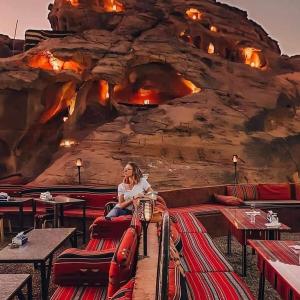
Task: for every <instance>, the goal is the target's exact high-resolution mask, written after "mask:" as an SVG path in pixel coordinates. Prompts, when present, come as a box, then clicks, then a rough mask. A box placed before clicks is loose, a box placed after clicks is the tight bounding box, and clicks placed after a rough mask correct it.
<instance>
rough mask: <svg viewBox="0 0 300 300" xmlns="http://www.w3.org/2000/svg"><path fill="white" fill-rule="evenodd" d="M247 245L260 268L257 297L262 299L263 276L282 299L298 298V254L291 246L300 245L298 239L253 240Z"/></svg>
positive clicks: (295, 299)
mask: <svg viewBox="0 0 300 300" xmlns="http://www.w3.org/2000/svg"><path fill="white" fill-rule="evenodd" d="M248 242H249V245H250V246H251V247H252V248H253V249H254V250H255V251H256V253H257V265H258V269H259V270H260V279H259V293H258V296H259V299H264V286H265V278H266V279H267V280H268V281H269V282H270V283H271V285H272V286H273V287H274V289H276V290H277V291H278V293H279V294H280V296H281V298H282V299H285V300H299V299H300V261H299V259H300V256H299V254H298V253H296V251H295V250H293V248H292V247H291V246H295V245H297V246H298V247H300V241H254V240H249V241H248Z"/></svg>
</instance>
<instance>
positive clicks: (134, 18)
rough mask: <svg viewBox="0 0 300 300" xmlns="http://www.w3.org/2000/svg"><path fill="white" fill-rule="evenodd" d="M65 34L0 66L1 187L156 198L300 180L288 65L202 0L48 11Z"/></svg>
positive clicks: (295, 99)
mask: <svg viewBox="0 0 300 300" xmlns="http://www.w3.org/2000/svg"><path fill="white" fill-rule="evenodd" d="M49 8H50V13H49V20H50V23H51V25H52V28H53V29H55V30H66V31H74V32H75V33H74V35H72V36H68V37H66V38H63V39H48V40H47V41H44V42H42V43H40V44H39V45H38V46H36V47H35V48H33V49H31V50H29V51H27V52H25V53H23V54H20V55H17V56H13V57H10V58H5V59H1V60H0V132H1V135H0V176H1V175H3V176H4V175H7V174H9V173H14V172H22V174H23V176H24V178H30V179H34V182H33V183H38V184H71V183H75V182H76V180H77V177H76V171H77V170H76V167H75V160H76V158H78V157H80V158H82V160H83V169H82V171H83V172H82V182H83V183H84V184H95V185H99V186H107V185H116V184H117V183H118V182H119V181H120V179H121V173H120V172H121V170H122V165H124V164H125V163H126V161H128V160H134V161H137V162H138V163H139V164H140V165H141V166H142V168H143V169H144V171H145V172H147V173H149V174H150V177H149V180H150V181H151V182H152V183H153V184H154V186H155V187H157V188H160V189H163V188H172V187H189V186H199V185H207V184H219V183H230V182H233V176H234V172H233V171H234V170H233V165H232V161H231V158H232V155H233V154H238V156H239V157H240V158H242V160H241V161H239V163H238V171H239V181H240V182H246V181H249V182H257V181H286V180H292V179H293V178H297V176H296V175H295V174H297V172H299V168H300V156H299V148H300V134H299V129H300V109H299V106H300V58H299V57H297V56H295V57H291V58H290V57H287V56H281V55H280V49H279V47H278V44H277V42H276V41H274V40H272V39H271V38H270V37H269V36H268V34H267V33H266V32H265V31H264V30H263V29H262V28H261V27H260V26H259V25H258V24H256V23H254V22H253V21H251V20H248V19H247V14H246V12H243V11H241V10H239V9H236V8H232V7H230V6H228V5H224V4H220V3H218V2H216V1H213V0H206V1H204V0H201V1H200V0H199V1H197V2H195V1H183V0H168V1H166V0H164V1H163V0H156V1H155V0H148V1H142V2H141V1H136V0H127V1H125V0H120V1H119V0H118V1H114V0H99V1H89V0H85V1H84V0H69V1H66V0H56V1H55V2H54V4H53V5H51V6H50V7H49Z"/></svg>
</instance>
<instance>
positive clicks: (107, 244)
mask: <svg viewBox="0 0 300 300" xmlns="http://www.w3.org/2000/svg"><path fill="white" fill-rule="evenodd" d="M118 244H119V239H110V238H107V239H90V240H89V242H88V244H87V246H86V247H85V250H87V251H100V250H107V249H116V248H117V246H118Z"/></svg>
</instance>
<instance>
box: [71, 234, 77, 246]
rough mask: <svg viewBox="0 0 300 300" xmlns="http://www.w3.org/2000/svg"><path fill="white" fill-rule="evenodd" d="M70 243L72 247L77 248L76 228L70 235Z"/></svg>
mask: <svg viewBox="0 0 300 300" xmlns="http://www.w3.org/2000/svg"><path fill="white" fill-rule="evenodd" d="M71 244H72V247H73V248H77V230H75V232H74V234H73V236H72V237H71Z"/></svg>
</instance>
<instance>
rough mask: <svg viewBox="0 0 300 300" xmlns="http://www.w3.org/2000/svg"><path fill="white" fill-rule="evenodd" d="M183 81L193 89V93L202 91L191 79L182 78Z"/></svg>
mask: <svg viewBox="0 0 300 300" xmlns="http://www.w3.org/2000/svg"><path fill="white" fill-rule="evenodd" d="M181 81H182V82H183V83H184V84H185V85H186V86H187V87H188V88H189V89H190V90H191V93H192V94H196V93H199V92H201V88H198V87H197V86H195V85H194V84H193V83H192V82H191V81H189V80H187V79H184V78H181Z"/></svg>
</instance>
